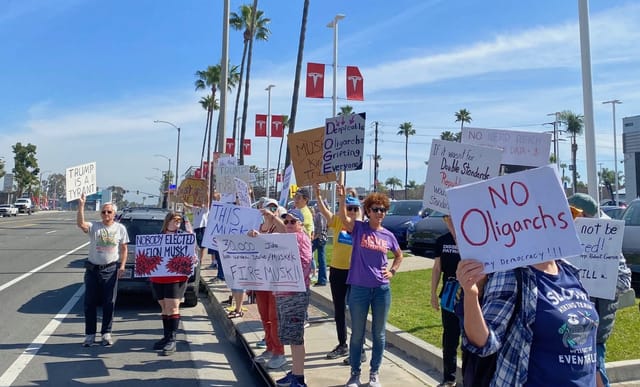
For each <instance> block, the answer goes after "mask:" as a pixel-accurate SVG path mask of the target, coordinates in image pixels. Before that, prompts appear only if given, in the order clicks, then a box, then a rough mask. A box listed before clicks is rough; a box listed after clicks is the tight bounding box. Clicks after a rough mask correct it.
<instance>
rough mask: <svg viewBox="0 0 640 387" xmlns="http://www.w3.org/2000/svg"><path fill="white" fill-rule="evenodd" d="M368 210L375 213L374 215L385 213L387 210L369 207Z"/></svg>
mask: <svg viewBox="0 0 640 387" xmlns="http://www.w3.org/2000/svg"><path fill="white" fill-rule="evenodd" d="M369 210H370V211H371V212H375V213H376V214H378V213H380V214H384V213H385V212H387V209H386V208H384V207H371V208H369Z"/></svg>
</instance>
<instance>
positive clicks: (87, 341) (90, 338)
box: [82, 335, 96, 347]
mask: <svg viewBox="0 0 640 387" xmlns="http://www.w3.org/2000/svg"><path fill="white" fill-rule="evenodd" d="M95 342H96V335H86V336H85V337H84V341H83V342H82V346H83V347H90V346H92V345H93V343H95Z"/></svg>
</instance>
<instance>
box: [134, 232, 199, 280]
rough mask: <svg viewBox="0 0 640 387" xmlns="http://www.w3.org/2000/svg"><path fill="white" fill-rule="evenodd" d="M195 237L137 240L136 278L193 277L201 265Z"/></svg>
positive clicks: (157, 236)
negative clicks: (197, 267)
mask: <svg viewBox="0 0 640 387" xmlns="http://www.w3.org/2000/svg"><path fill="white" fill-rule="evenodd" d="M195 243H196V236H195V234H187V233H184V234H151V235H137V236H136V265H135V271H134V276H135V277H158V276H163V277H164V276H168V277H175V276H185V275H186V276H190V275H192V274H193V270H194V269H195V267H196V266H197V265H198V257H197V256H196V253H195Z"/></svg>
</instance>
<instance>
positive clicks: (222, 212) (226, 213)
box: [202, 202, 262, 250]
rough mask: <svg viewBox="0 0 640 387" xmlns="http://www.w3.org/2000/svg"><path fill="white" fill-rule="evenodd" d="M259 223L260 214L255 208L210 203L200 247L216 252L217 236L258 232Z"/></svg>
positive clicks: (260, 221)
mask: <svg viewBox="0 0 640 387" xmlns="http://www.w3.org/2000/svg"><path fill="white" fill-rule="evenodd" d="M261 223H262V213H260V211H259V210H256V209H255V208H247V207H240V206H236V205H234V204H226V203H222V202H211V207H210V208H209V216H208V217H207V227H206V228H205V229H204V235H203V237H202V245H203V246H206V247H208V248H210V249H214V250H217V249H218V245H217V244H216V241H215V237H216V236H217V235H228V234H246V233H247V232H248V231H249V230H258V229H259V228H260V224H261Z"/></svg>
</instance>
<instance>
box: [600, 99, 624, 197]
mask: <svg viewBox="0 0 640 387" xmlns="http://www.w3.org/2000/svg"><path fill="white" fill-rule="evenodd" d="M607 103H610V104H611V108H612V110H613V173H615V174H616V176H615V178H614V179H615V180H614V181H615V188H616V193H615V196H614V199H613V200H615V201H616V206H617V205H618V204H620V203H618V145H617V144H618V137H617V136H616V104H621V103H622V102H621V101H619V100H617V99H612V100H611V101H604V102H603V104H607Z"/></svg>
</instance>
